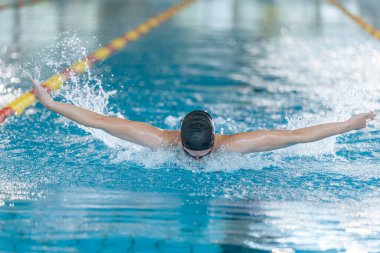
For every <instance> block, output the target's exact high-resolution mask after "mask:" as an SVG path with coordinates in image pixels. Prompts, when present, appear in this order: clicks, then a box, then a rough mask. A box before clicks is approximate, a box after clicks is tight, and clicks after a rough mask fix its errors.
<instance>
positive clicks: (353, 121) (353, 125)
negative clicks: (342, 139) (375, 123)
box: [346, 112, 376, 131]
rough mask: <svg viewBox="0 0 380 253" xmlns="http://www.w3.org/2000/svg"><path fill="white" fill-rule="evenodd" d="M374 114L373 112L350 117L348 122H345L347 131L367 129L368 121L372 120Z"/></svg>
mask: <svg viewBox="0 0 380 253" xmlns="http://www.w3.org/2000/svg"><path fill="white" fill-rule="evenodd" d="M375 117H376V114H375V113H374V112H366V113H359V114H356V115H354V116H352V117H351V118H350V119H349V120H347V121H346V124H347V126H348V127H349V131H351V130H359V129H362V128H365V127H367V124H368V122H369V121H371V120H374V119H375Z"/></svg>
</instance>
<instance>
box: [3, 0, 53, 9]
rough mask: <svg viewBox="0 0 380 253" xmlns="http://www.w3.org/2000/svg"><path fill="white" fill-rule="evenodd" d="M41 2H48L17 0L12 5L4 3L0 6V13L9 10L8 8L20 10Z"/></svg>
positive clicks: (41, 0)
mask: <svg viewBox="0 0 380 253" xmlns="http://www.w3.org/2000/svg"><path fill="white" fill-rule="evenodd" d="M43 1H48V0H18V1H14V2H13V3H4V4H0V11H1V10H5V9H9V8H22V7H24V6H26V5H32V4H35V3H38V2H43Z"/></svg>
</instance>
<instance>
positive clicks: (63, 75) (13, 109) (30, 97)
mask: <svg viewBox="0 0 380 253" xmlns="http://www.w3.org/2000/svg"><path fill="white" fill-rule="evenodd" d="M195 1H196V0H183V1H182V2H180V3H178V4H176V5H174V6H173V7H171V8H169V9H167V10H166V11H163V12H161V13H160V14H158V15H157V16H154V17H152V18H150V19H148V20H147V21H145V22H143V23H141V24H139V25H137V26H136V27H135V28H134V29H132V30H131V31H129V32H126V33H125V34H123V35H122V36H120V37H118V38H116V39H114V40H112V41H111V42H110V43H108V44H107V45H105V46H104V47H101V48H98V49H96V50H95V51H94V52H92V53H91V54H90V55H88V56H87V57H85V58H84V59H81V60H79V61H77V62H75V63H74V64H73V65H71V66H70V67H68V68H66V69H64V70H63V71H61V72H60V73H58V74H55V75H53V76H52V77H50V78H49V79H48V80H46V81H45V82H43V83H42V86H43V87H45V88H47V89H48V90H49V91H51V90H57V89H59V88H60V87H61V86H62V84H63V83H64V82H66V81H67V80H69V79H70V78H72V77H74V76H76V75H79V74H82V73H83V72H85V71H86V70H88V69H90V68H91V67H92V65H94V64H95V63H97V62H100V61H103V60H105V59H107V58H108V57H109V56H110V55H111V54H112V53H114V52H117V51H120V50H121V49H123V48H124V47H125V46H126V45H128V43H130V42H132V41H135V40H137V39H139V38H140V37H141V36H142V35H144V34H146V33H148V32H149V31H151V30H152V29H153V28H155V27H157V26H159V25H160V24H161V23H163V22H165V21H166V20H168V19H169V18H171V17H172V16H174V15H175V14H176V13H178V12H179V11H180V10H182V9H184V8H185V7H187V6H189V5H190V4H192V3H194V2H195ZM35 101H36V98H35V96H34V91H33V90H31V91H29V92H27V93H25V94H23V95H21V96H20V97H18V98H16V99H15V100H14V101H13V102H11V103H9V104H8V105H6V106H5V107H4V108H2V109H0V123H2V122H4V121H5V119H6V118H7V117H9V116H11V115H17V116H20V115H21V114H22V113H23V112H24V110H25V109H26V108H27V107H29V106H31V105H33V104H34V103H35Z"/></svg>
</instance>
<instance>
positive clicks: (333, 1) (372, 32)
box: [328, 0, 380, 40]
mask: <svg viewBox="0 0 380 253" xmlns="http://www.w3.org/2000/svg"><path fill="white" fill-rule="evenodd" d="M328 2H330V3H331V4H333V5H334V6H335V7H337V8H338V9H340V10H341V11H342V12H343V13H344V14H346V15H347V16H349V17H350V18H351V19H352V20H353V21H354V22H355V23H356V24H358V25H359V26H360V27H361V28H363V29H364V30H365V31H367V32H368V33H369V34H370V35H371V36H372V37H374V38H375V39H378V40H380V30H378V29H377V28H376V27H374V26H373V25H371V24H369V23H367V22H366V21H364V20H363V19H362V18H360V17H359V16H356V15H354V14H353V13H351V12H350V11H349V10H348V9H347V8H345V7H344V6H343V5H342V4H340V3H339V2H338V1H337V0H328Z"/></svg>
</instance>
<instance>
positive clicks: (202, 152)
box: [182, 146, 212, 160]
mask: <svg viewBox="0 0 380 253" xmlns="http://www.w3.org/2000/svg"><path fill="white" fill-rule="evenodd" d="M182 148H183V152H185V154H186V155H187V156H190V157H192V158H194V159H195V160H199V159H201V158H203V157H205V156H207V155H209V154H211V151H212V148H209V149H206V150H199V151H195V150H190V149H187V148H185V147H184V146H182Z"/></svg>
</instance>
